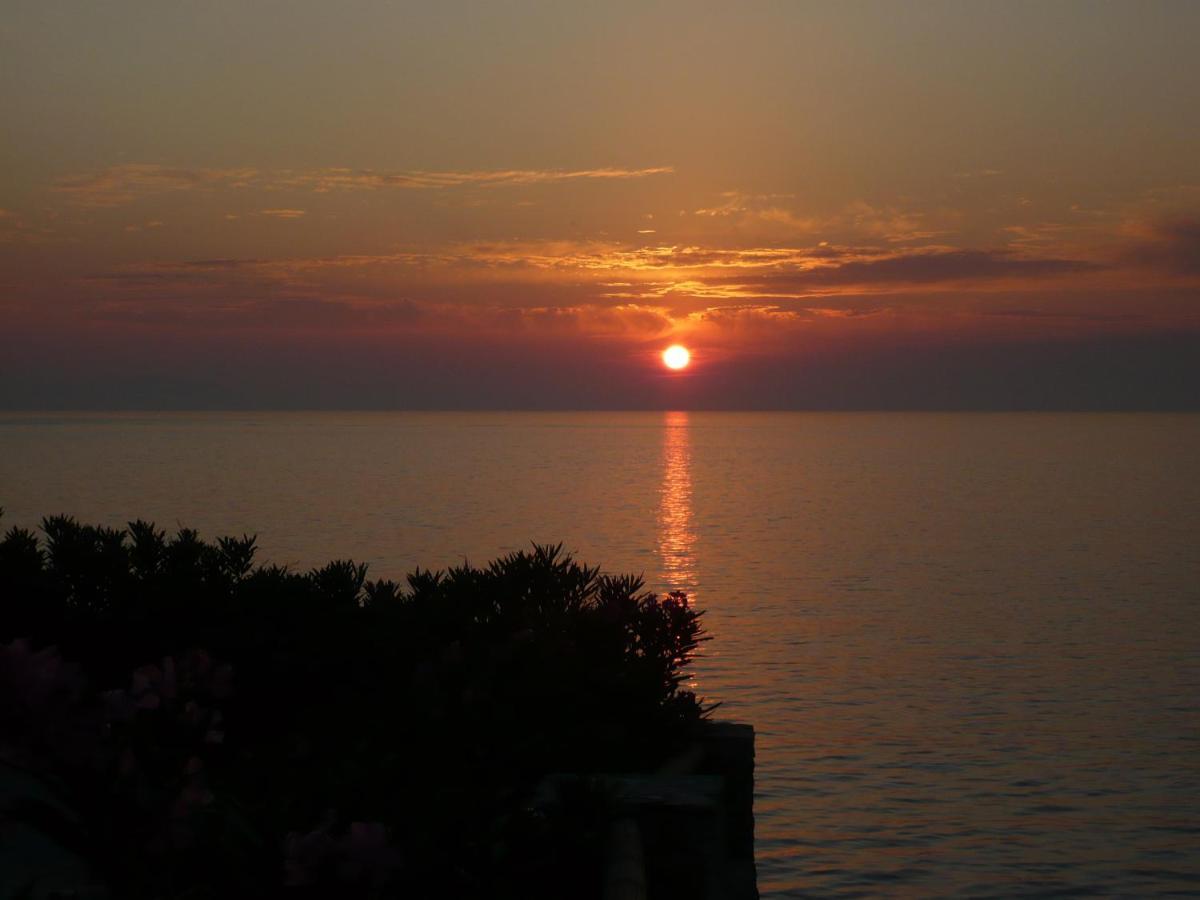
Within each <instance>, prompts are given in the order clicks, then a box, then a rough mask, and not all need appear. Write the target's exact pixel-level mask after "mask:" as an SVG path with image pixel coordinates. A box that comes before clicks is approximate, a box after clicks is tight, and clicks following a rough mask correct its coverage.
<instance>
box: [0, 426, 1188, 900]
mask: <svg viewBox="0 0 1200 900" xmlns="http://www.w3.org/2000/svg"><path fill="white" fill-rule="evenodd" d="M0 506H3V507H4V508H5V511H4V516H3V518H2V519H0V527H8V526H12V525H23V526H36V525H37V523H38V522H39V520H40V519H41V517H42V516H45V515H49V514H56V513H66V514H70V515H73V516H75V517H77V518H79V519H81V520H84V521H87V522H90V523H103V524H107V525H114V526H119V525H122V524H123V523H125V522H127V521H129V520H132V519H135V518H139V517H140V518H144V519H152V520H154V521H156V522H157V523H158V524H159V525H160V526H163V527H166V528H170V529H173V528H175V527H177V526H188V527H194V528H197V529H199V530H200V531H201V533H202V534H203V535H205V536H207V537H215V536H217V535H222V534H237V535H241V534H254V535H257V536H258V543H259V547H260V556H259V558H260V559H261V560H263V561H270V562H276V563H283V564H287V565H290V566H294V567H297V568H300V569H304V568H307V567H311V566H316V565H318V564H322V563H324V562H326V561H328V560H330V559H333V558H353V559H355V560H358V561H362V562H366V563H369V564H370V572H371V575H372V576H373V577H389V578H397V579H398V578H401V577H403V576H404V574H405V573H407V572H409V571H411V570H412V569H413V568H414V567H417V566H420V567H422V568H435V569H436V568H442V567H446V566H451V565H455V564H458V563H461V562H463V561H464V560H468V561H470V562H472V563H485V562H487V561H489V560H491V559H493V558H495V557H497V556H500V555H502V554H506V553H509V552H512V551H514V550H518V549H521V548H523V547H528V546H529V545H530V543H531V542H538V543H545V544H559V543H561V544H562V545H563V547H564V549H565V550H567V551H569V552H570V553H571V554H573V555H575V556H576V557H577V558H579V559H581V560H584V561H586V562H588V563H595V564H600V565H602V566H603V568H604V569H605V570H607V571H611V572H634V573H642V574H644V576H645V579H646V583H647V585H648V587H649V588H651V589H653V590H657V591H665V590H670V589H678V590H684V591H687V592H688V594H689V596H690V597H691V599H692V602H694V603H695V604H696V605H698V606H699V607H700V608H702V609H703V610H705V617H704V622H705V623H706V626H707V629H708V633H709V635H710V636H711V638H712V639H711V641H709V642H708V643H707V644H705V645H704V653H703V656H702V658H701V659H699V660H698V661H697V662H696V664H695V665H694V670H693V674H692V686H693V688H694V690H696V691H697V692H698V693H700V694H701V695H703V696H704V697H705V698H707V699H708V700H709V701H711V702H714V703H715V702H719V703H720V704H721V706H720V707H719V708H718V709H717V710H716V712H715V713H714V716H716V717H718V718H724V719H731V720H736V721H742V722H749V723H751V724H753V725H754V727H755V729H756V732H757V767H756V774H755V778H756V790H755V820H756V821H755V828H756V859H757V869H758V878H759V888H760V890H761V892H762V894H763V896H765V897H866V896H871V897H874V896H896V897H930V896H967V897H993V896H995V897H1004V896H1014V895H1021V896H1045V897H1059V896H1074V895H1102V896H1129V897H1145V896H1167V895H1170V896H1185V895H1190V896H1200V415H1167V414H1058V413H1038V414H991V413H949V414H936V413H917V414H909V413H897V414H877V413H847V414H833V413H708V412H704V413H698V412H638V413H611V412H595V413H526V412H481V413H474V412H472V413H459V412H446V413H391V412H378V413H324V412H318V413H308V412H304V413H276V412H270V413H258V412H236V413H127V414H57V413H55V414H16V413H8V414H3V415H0Z"/></svg>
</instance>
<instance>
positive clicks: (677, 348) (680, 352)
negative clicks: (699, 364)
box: [662, 344, 692, 369]
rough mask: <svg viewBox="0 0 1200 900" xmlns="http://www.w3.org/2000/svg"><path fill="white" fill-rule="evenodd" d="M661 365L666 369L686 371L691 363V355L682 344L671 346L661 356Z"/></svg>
mask: <svg viewBox="0 0 1200 900" xmlns="http://www.w3.org/2000/svg"><path fill="white" fill-rule="evenodd" d="M662 360H663V365H664V366H666V367H667V368H668V369H686V368H687V364H688V363H689V362H691V361H692V354H690V353H689V352H688V348H687V347H685V346H683V345H682V344H672V345H671V346H670V347H668V348H667V349H666V350H664V351H663V354H662Z"/></svg>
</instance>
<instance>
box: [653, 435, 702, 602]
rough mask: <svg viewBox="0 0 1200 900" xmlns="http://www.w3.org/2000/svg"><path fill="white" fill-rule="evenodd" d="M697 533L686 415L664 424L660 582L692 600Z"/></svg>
mask: <svg viewBox="0 0 1200 900" xmlns="http://www.w3.org/2000/svg"><path fill="white" fill-rule="evenodd" d="M695 550H696V532H695V526H694V524H693V522H692V448H691V436H690V433H689V431H688V414H687V413H686V412H669V413H666V414H665V418H664V421H663V475H662V487H661V489H660V497H659V505H658V557H659V562H660V565H661V567H662V568H661V571H660V580H661V582H662V583H663V585H665V586H666V587H667V589H668V590H680V591H687V593H688V596H689V598H690V599H692V600H693V601H694V600H695V591H696V555H695Z"/></svg>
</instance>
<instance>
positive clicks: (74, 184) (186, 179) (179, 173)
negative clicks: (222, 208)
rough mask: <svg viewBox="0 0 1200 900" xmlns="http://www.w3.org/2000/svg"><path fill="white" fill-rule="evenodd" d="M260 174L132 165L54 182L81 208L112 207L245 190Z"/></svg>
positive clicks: (226, 170) (241, 170)
mask: <svg viewBox="0 0 1200 900" xmlns="http://www.w3.org/2000/svg"><path fill="white" fill-rule="evenodd" d="M257 175H258V173H257V171H256V170H254V169H183V168H172V167H169V166H159V165H153V164H149V163H132V164H129V165H121V166H110V167H109V168H107V169H104V170H102V171H100V172H93V173H89V174H84V175H69V176H65V177H63V178H60V179H58V181H56V182H55V183H54V186H53V189H54V190H55V191H56V192H58V193H60V194H65V195H66V196H67V197H69V198H70V199H71V200H72V201H73V202H74V203H77V204H79V205H80V206H93V207H112V206H124V205H126V204H128V203H131V202H133V201H134V200H135V199H137V198H138V197H141V196H145V195H148V194H162V193H169V192H173V191H195V190H213V189H214V188H218V187H226V188H228V187H241V186H245V185H247V184H250V183H251V182H252V181H253V180H254V179H255V178H256V177H257Z"/></svg>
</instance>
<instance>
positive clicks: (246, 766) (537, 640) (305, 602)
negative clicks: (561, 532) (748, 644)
mask: <svg viewBox="0 0 1200 900" xmlns="http://www.w3.org/2000/svg"><path fill="white" fill-rule="evenodd" d="M42 530H43V532H44V534H45V538H44V540H39V539H38V537H37V536H36V535H35V534H33V533H31V532H29V531H25V530H21V529H16V528H14V529H11V530H10V531H9V532H8V533H7V535H6V536H5V537H4V539H3V540H2V541H0V735H3V738H2V739H0V741H2V743H0V755H2V756H0V760H2V762H3V763H4V766H3V773H4V778H5V781H6V782H9V783H10V785H11V787H10V789H9V790H8V791H7V792H6V793H7V794H8V795H9V796H10V800H9V801H8V802H7V806H8V809H7V812H6V814H7V816H8V817H9V819H10V822H12V823H16V824H15V825H14V826H13V827H15V828H16V832H14V833H19V834H21V835H24V837H25V839H26V840H27V841H28V842H30V846H35V847H41V848H42V851H44V852H45V853H53V854H55V855H56V856H55V859H56V860H58V862H57V863H56V867H57V870H58V871H59V872H60V874H61V878H63V879H65V881H64V886H74V887H78V886H79V885H81V884H93V885H102V886H106V887H107V889H108V890H109V891H111V896H122V897H183V896H188V897H216V896H234V895H239V896H240V895H248V894H254V895H257V896H269V895H272V894H275V893H286V894H287V895H288V896H307V895H312V896H325V895H336V896H401V895H402V896H410V897H421V896H439V897H442V896H472V895H476V896H499V895H507V894H529V893H533V894H537V893H539V892H541V893H544V894H545V895H546V896H561V895H563V894H564V891H567V892H568V893H572V895H575V896H585V895H586V892H585V891H583V890H581V888H582V887H584V886H586V885H587V884H588V883H590V884H592V885H595V884H598V883H599V877H598V875H597V876H596V877H594V878H588V879H584V880H583V881H582V882H580V880H579V878H578V875H579V872H581V871H588V870H589V869H591V870H592V871H595V869H594V868H592V867H594V866H595V865H596V864H597V860H598V854H599V852H600V851H601V849H602V848H601V847H600V846H599V843H598V842H597V841H595V840H592V837H593V836H592V835H590V833H589V830H588V828H587V827H584V826H581V825H580V824H579V822H580V815H579V809H576V810H575V811H574V813H570V812H568V813H565V814H566V815H571V816H573V817H574V818H573V820H572V821H573V824H572V825H571V827H569V828H564V827H560V825H561V823H556V822H554V821H551V820H547V819H546V818H545V817H544V816H542V815H540V814H535V813H534V812H532V811H531V810H530V809H529V798H530V796H531V793H532V791H533V788H534V787H535V785H536V784H537V783H538V781H539V780H540V779H541V778H542V777H543V776H544V775H546V774H548V773H551V772H582V773H588V772H613V771H633V770H639V769H644V768H648V767H652V766H654V765H656V764H658V763H659V762H661V761H662V759H663V758H665V756H667V755H668V754H669V753H671V752H672V751H673V750H674V749H675V748H676V747H677V746H678V744H679V742H680V741H682V740H684V739H685V738H686V737H687V735H688V734H689V733H690V731H691V729H692V728H694V727H695V725H696V723H697V722H698V720H700V719H701V718H702V717H703V715H704V713H705V710H704V709H703V708H702V706H701V704H700V702H699V701H698V700H697V699H696V697H695V696H694V695H693V694H692V693H691V692H689V691H687V690H684V689H683V681H684V670H685V668H686V666H687V665H688V663H689V661H690V659H691V658H692V655H693V654H694V652H695V651H696V648H697V646H698V644H699V642H700V641H701V640H703V639H704V638H703V637H702V629H701V627H700V622H699V618H700V616H699V614H698V613H697V612H696V611H695V610H693V609H692V608H691V607H690V606H689V605H688V602H687V598H686V596H684V595H683V594H680V593H672V594H669V595H667V596H666V597H658V596H656V595H654V594H651V593H648V592H645V591H644V590H643V584H642V581H641V579H639V578H634V577H629V576H609V575H602V574H601V573H600V572H599V571H598V570H597V569H595V568H590V567H588V566H583V565H580V564H578V563H576V562H575V561H574V560H572V559H571V558H570V557H569V556H566V555H564V554H563V553H562V552H561V549H560V548H559V547H542V546H534V547H533V548H532V550H530V551H528V552H521V553H513V554H510V555H508V556H506V557H504V558H502V559H499V560H497V561H495V562H493V563H491V564H490V565H488V566H486V567H483V568H475V567H471V566H468V565H463V566H461V567H458V568H453V569H450V570H448V571H445V572H428V571H421V570H418V571H416V572H414V573H413V574H411V575H410V576H408V579H407V583H406V584H405V585H403V586H402V585H398V584H395V583H392V582H388V581H369V580H368V579H367V570H366V567H365V566H362V565H355V564H354V563H352V562H349V561H344V560H339V561H335V562H331V563H329V564H328V565H326V566H325V567H323V568H320V569H313V570H312V571H310V572H307V573H300V572H293V571H290V570H288V569H286V568H281V567H279V566H255V565H254V555H255V542H254V538H252V537H242V538H229V537H226V538H220V539H218V540H217V541H215V542H213V543H209V542H206V541H203V540H201V539H200V538H199V537H198V536H197V534H196V533H195V532H194V531H190V530H188V529H181V530H180V531H178V532H177V533H176V534H175V535H173V536H168V535H167V534H166V533H165V532H163V531H161V530H159V529H156V528H155V527H154V526H153V525H152V524H150V523H146V522H141V521H138V522H133V523H130V525H129V527H128V528H127V529H125V530H114V529H109V528H103V527H94V526H86V525H81V524H79V523H77V522H76V521H74V520H73V519H70V518H65V517H54V518H48V519H46V520H44V522H43V526H42ZM580 808H581V809H582V808H587V804H586V803H584V804H582V806H580ZM585 818H586V817H585ZM36 855H37V854H36V853H34V854H33V857H31V859H32V858H34V857H36ZM31 866H32V868H31V873H34V872H36V871H37V866H36V865H35V864H34V863H32V862H31ZM573 876H574V877H573ZM33 878H34V874H30V875H29V881H28V883H26V884H21V883H17V884H16V885H15V887H16V888H17V889H28V890H31V891H32V890H33V889H34V888H36V889H37V890H44V889H46V887H47V885H46V883H44V882H38V883H37V884H36V885H35V884H34V882H33V880H32V879H33ZM568 885H569V886H570V887H567V886H568ZM10 887H12V885H10Z"/></svg>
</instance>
